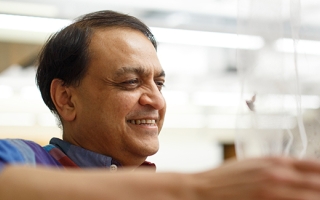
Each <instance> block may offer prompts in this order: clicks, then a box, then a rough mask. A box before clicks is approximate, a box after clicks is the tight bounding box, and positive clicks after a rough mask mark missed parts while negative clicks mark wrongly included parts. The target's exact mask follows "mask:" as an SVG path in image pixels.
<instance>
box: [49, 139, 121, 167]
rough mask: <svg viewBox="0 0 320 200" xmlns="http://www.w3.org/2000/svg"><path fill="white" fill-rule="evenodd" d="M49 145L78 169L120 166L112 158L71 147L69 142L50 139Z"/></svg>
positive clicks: (74, 146)
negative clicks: (59, 151) (63, 154)
mask: <svg viewBox="0 0 320 200" xmlns="http://www.w3.org/2000/svg"><path fill="white" fill-rule="evenodd" d="M50 144H52V145H54V146H56V147H57V148H59V149H60V150H61V151H63V153H65V154H66V155H67V156H68V157H69V158H70V159H71V160H72V161H73V162H74V163H76V164H77V165H78V166H79V167H83V168H85V167H108V168H109V167H110V166H111V165H113V166H114V165H116V166H117V167H119V166H121V164H120V163H119V162H118V161H116V160H114V159H113V158H111V157H109V156H106V155H102V154H99V153H96V152H93V151H90V150H87V149H84V148H82V147H79V146H76V145H73V144H71V143H69V142H66V141H64V140H61V139H59V138H52V139H51V140H50Z"/></svg>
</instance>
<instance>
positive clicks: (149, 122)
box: [128, 119, 156, 126]
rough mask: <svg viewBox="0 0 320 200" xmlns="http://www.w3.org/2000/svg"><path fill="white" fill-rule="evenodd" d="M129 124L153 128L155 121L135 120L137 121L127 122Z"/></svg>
mask: <svg viewBox="0 0 320 200" xmlns="http://www.w3.org/2000/svg"><path fill="white" fill-rule="evenodd" d="M128 122H129V123H131V124H137V125H149V126H154V125H155V124H156V120H154V119H137V120H133V119H132V120H128Z"/></svg>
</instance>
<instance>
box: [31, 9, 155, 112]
mask: <svg viewBox="0 0 320 200" xmlns="http://www.w3.org/2000/svg"><path fill="white" fill-rule="evenodd" d="M107 27H125V28H132V29H135V30H138V31H141V32H142V33H143V34H144V35H145V36H146V37H147V38H148V39H149V40H150V41H151V43H152V44H153V46H154V48H155V49H157V43H156V40H155V38H154V36H153V34H152V33H151V31H150V30H149V28H148V27H147V26H146V25H145V24H144V23H143V22H141V21H140V20H139V19H137V18H135V17H132V16H129V15H126V14H121V13H118V12H114V11H108V10H105V11H98V12H93V13H89V14H87V15H84V16H81V17H79V18H78V19H77V20H76V21H75V22H74V23H72V24H71V25H69V26H67V27H65V28H63V29H62V30H61V31H59V32H57V33H55V34H53V35H52V36H50V38H49V39H48V41H47V42H46V44H45V45H44V47H43V49H42V51H41V52H40V55H39V66H38V69H37V74H36V82H37V85H38V87H39V89H40V92H41V96H42V99H43V101H44V102H45V104H46V105H47V106H48V107H49V109H50V110H51V112H53V113H54V114H56V115H57V116H59V114H58V112H57V110H56V108H55V106H54V103H53V101H52V99H51V95H50V86H51V82H52V80H53V79H55V78H57V79H60V80H62V81H63V83H64V84H65V85H77V84H79V83H80V81H81V80H82V78H83V77H84V75H85V73H86V71H87V70H88V66H87V65H88V62H89V60H90V55H89V52H88V47H89V44H90V40H91V36H92V33H93V32H94V31H95V30H101V29H103V28H107Z"/></svg>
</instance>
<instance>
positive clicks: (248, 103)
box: [246, 94, 256, 112]
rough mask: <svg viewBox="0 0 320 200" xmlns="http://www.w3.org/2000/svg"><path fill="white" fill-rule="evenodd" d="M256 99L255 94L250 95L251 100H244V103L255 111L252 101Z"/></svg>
mask: <svg viewBox="0 0 320 200" xmlns="http://www.w3.org/2000/svg"><path fill="white" fill-rule="evenodd" d="M255 101H256V94H254V95H253V96H252V97H251V100H246V104H247V106H248V108H249V109H250V110H251V111H253V112H254V111H255V108H254V102H255Z"/></svg>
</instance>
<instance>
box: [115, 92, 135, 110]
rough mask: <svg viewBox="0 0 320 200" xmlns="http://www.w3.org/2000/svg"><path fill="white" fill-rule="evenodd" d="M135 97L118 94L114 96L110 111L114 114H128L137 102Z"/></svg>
mask: <svg viewBox="0 0 320 200" xmlns="http://www.w3.org/2000/svg"><path fill="white" fill-rule="evenodd" d="M138 99H139V98H137V96H135V95H128V94H119V95H115V96H114V97H113V98H112V102H113V105H111V109H112V110H115V112H116V113H115V114H122V115H126V114H128V113H129V112H130V111H131V110H132V109H133V107H134V105H136V103H137V102H138Z"/></svg>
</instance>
